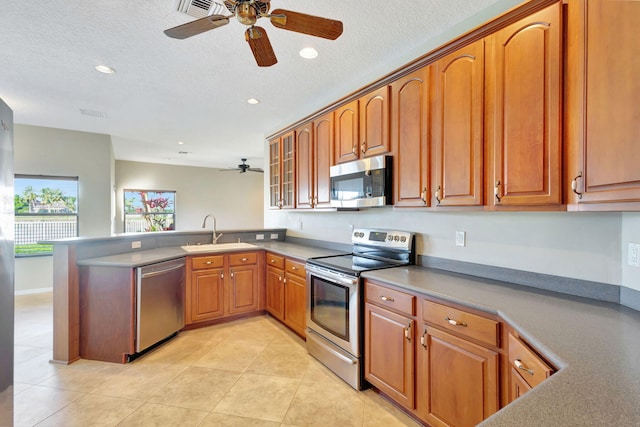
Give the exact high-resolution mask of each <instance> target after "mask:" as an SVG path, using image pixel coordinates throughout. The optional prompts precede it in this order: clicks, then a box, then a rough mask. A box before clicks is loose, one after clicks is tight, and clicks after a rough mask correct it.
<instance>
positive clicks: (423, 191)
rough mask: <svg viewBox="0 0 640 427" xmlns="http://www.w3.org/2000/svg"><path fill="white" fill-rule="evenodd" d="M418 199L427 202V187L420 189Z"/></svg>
mask: <svg viewBox="0 0 640 427" xmlns="http://www.w3.org/2000/svg"><path fill="white" fill-rule="evenodd" d="M420 199H422V203H424V204H425V205H426V204H427V187H424V188H423V189H422V193H421V194H420Z"/></svg>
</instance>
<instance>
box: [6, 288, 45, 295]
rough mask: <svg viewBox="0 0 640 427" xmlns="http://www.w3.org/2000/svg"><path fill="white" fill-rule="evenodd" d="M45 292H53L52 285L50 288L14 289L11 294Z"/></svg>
mask: <svg viewBox="0 0 640 427" xmlns="http://www.w3.org/2000/svg"><path fill="white" fill-rule="evenodd" d="M45 292H53V287H51V288H37V289H22V290H18V289H14V290H13V294H14V295H15V296H17V295H31V294H43V293H45Z"/></svg>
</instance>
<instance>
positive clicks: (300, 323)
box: [284, 274, 307, 336]
mask: <svg viewBox="0 0 640 427" xmlns="http://www.w3.org/2000/svg"><path fill="white" fill-rule="evenodd" d="M286 279H287V281H286V283H285V285H284V292H285V297H284V298H285V315H284V319H285V324H287V325H288V326H289V327H290V328H291V329H293V330H294V331H296V332H297V333H298V334H299V335H301V336H304V335H305V329H306V324H307V319H306V307H307V304H306V295H307V292H306V286H307V282H306V280H305V279H302V278H300V277H297V276H293V275H290V274H287V276H286Z"/></svg>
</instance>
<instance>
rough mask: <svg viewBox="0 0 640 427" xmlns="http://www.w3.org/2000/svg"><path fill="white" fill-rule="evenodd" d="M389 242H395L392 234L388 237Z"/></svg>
mask: <svg viewBox="0 0 640 427" xmlns="http://www.w3.org/2000/svg"><path fill="white" fill-rule="evenodd" d="M387 240H388V241H390V242H391V241H393V236H392V235H391V234H389V236H387Z"/></svg>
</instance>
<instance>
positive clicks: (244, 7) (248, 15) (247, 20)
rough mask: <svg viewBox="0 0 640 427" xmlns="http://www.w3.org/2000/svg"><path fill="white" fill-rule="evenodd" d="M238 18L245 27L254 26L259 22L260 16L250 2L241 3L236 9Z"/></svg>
mask: <svg viewBox="0 0 640 427" xmlns="http://www.w3.org/2000/svg"><path fill="white" fill-rule="evenodd" d="M236 18H238V21H240V23H241V24H244V25H253V24H255V23H256V21H257V20H258V14H257V13H256V10H255V9H254V8H253V5H252V4H251V3H250V2H245V3H240V4H239V5H238V6H237V8H236Z"/></svg>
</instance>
